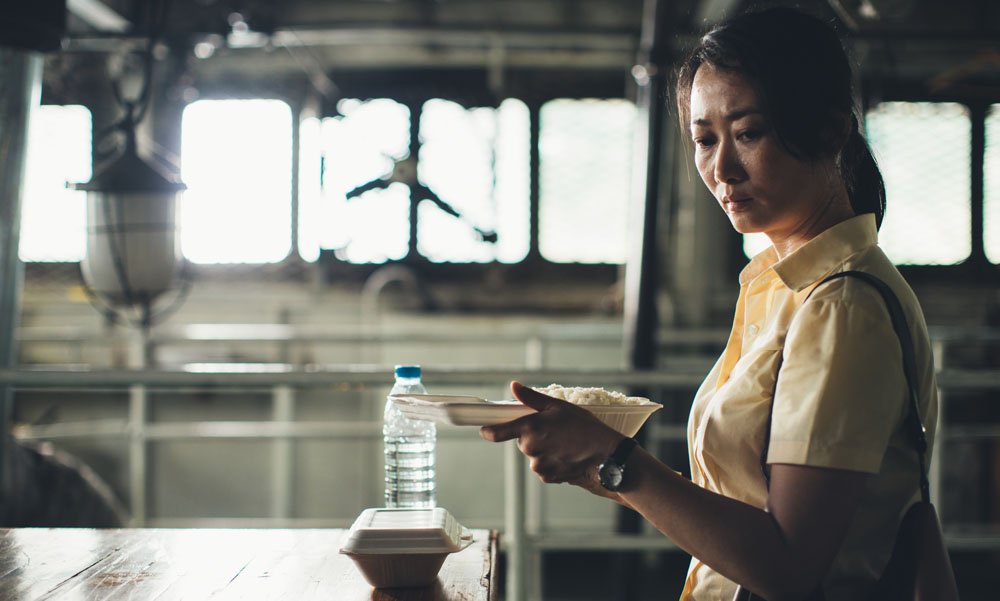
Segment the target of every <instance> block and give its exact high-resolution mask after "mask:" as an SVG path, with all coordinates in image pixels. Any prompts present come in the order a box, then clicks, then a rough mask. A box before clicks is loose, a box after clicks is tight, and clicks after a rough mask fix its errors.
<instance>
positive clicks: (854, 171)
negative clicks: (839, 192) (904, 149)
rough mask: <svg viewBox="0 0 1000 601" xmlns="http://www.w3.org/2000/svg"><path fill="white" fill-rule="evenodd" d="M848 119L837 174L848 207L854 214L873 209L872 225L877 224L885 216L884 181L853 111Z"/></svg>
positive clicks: (878, 224) (877, 225) (879, 224)
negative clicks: (849, 120)
mask: <svg viewBox="0 0 1000 601" xmlns="http://www.w3.org/2000/svg"><path fill="white" fill-rule="evenodd" d="M851 121H852V123H853V127H852V128H851V135H850V136H849V137H848V138H847V142H846V143H845V144H844V148H843V150H841V153H840V174H841V177H843V178H844V184H846V186H847V195H848V197H849V198H850V200H851V208H852V209H854V212H855V213H856V214H858V215H861V214H864V213H874V214H875V227H876V228H880V227H882V218H883V217H884V216H885V181H884V180H883V179H882V172H881V171H879V168H878V164H877V163H876V162H875V157H874V156H873V155H872V151H871V148H869V147H868V142H867V141H866V140H865V138H864V136H862V135H861V132H860V131H858V121H857V119H856V118H855V117H854V116H853V115H852V116H851Z"/></svg>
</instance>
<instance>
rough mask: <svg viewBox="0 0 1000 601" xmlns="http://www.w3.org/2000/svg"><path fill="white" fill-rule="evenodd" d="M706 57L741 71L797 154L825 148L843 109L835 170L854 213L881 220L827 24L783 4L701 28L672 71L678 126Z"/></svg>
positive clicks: (686, 115) (878, 195)
mask: <svg viewBox="0 0 1000 601" xmlns="http://www.w3.org/2000/svg"><path fill="white" fill-rule="evenodd" d="M706 63H707V64H710V65H712V66H713V67H716V68H720V69H726V70H732V71H737V72H739V73H741V74H743V75H745V76H747V78H748V79H749V80H750V82H751V83H752V85H753V86H754V87H755V88H756V89H757V93H758V95H759V97H760V99H761V102H762V103H763V105H764V106H763V107H762V108H763V110H764V112H765V115H766V116H767V118H768V120H769V121H770V123H771V124H772V127H774V131H775V134H776V136H777V138H778V140H779V141H780V143H781V144H782V146H784V147H785V149H786V150H787V151H788V152H789V153H790V154H792V155H793V156H795V157H797V158H799V159H803V160H815V159H818V158H820V157H821V156H824V155H825V154H828V153H829V152H830V148H831V144H832V141H833V140H835V139H837V137H838V132H839V130H840V129H841V125H839V124H840V123H842V121H841V119H843V116H844V115H848V116H849V117H850V120H851V132H850V135H849V137H848V139H847V141H846V142H845V143H844V146H843V148H842V149H841V154H840V173H841V177H843V179H844V183H845V185H846V187H847V194H848V196H849V198H850V200H851V207H852V208H853V209H854V212H855V213H857V214H862V213H874V214H875V222H876V224H877V225H878V226H881V225H882V217H883V215H884V214H885V184H884V182H883V180H882V174H881V173H880V172H879V169H878V165H877V164H876V163H875V157H873V156H872V153H871V149H870V148H869V147H868V143H867V142H866V141H865V139H864V136H862V135H861V132H860V131H859V126H858V112H857V110H856V108H855V103H854V93H853V83H852V74H851V66H850V64H849V63H848V60H847V55H846V54H845V52H844V48H843V46H841V43H840V39H839V38H838V37H837V33H836V32H835V31H834V30H833V28H832V27H830V26H829V25H827V24H826V23H824V22H823V21H821V20H819V19H817V18H815V17H812V16H809V15H806V14H804V13H801V12H798V11H796V10H793V9H790V8H772V9H768V10H764V11H760V12H749V13H745V14H742V15H740V16H737V17H735V18H733V19H731V20H730V21H728V22H727V23H725V24H723V25H720V26H718V27H716V28H715V29H713V30H712V31H710V32H708V33H707V34H705V35H704V36H703V37H702V38H701V41H700V43H699V44H698V46H697V47H696V48H695V49H694V50H693V51H692V52H691V54H690V55H689V56H688V58H687V59H686V60H685V61H684V62H683V63H682V64H681V67H680V70H679V71H678V74H677V108H678V110H679V115H680V119H681V128H682V130H687V128H688V127H689V123H688V122H689V120H690V102H691V85H692V84H693V82H694V76H695V73H696V72H697V71H698V67H700V66H701V65H703V64H706Z"/></svg>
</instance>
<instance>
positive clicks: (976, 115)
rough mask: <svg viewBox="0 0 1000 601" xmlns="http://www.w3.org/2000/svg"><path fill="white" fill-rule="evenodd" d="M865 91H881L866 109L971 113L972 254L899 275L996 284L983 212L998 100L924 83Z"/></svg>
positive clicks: (917, 280) (903, 268)
mask: <svg viewBox="0 0 1000 601" xmlns="http://www.w3.org/2000/svg"><path fill="white" fill-rule="evenodd" d="M863 89H865V90H878V96H877V98H874V94H869V95H868V96H867V97H866V102H865V104H864V106H863V110H864V111H865V112H866V113H867V111H868V109H869V108H870V107H871V106H873V105H875V104H877V103H880V102H954V103H957V104H961V105H963V106H965V107H966V108H967V109H968V111H969V123H970V127H971V128H972V130H971V132H970V134H971V136H970V147H969V153H970V170H969V176H970V179H969V193H970V194H969V202H970V203H971V206H970V224H969V227H970V230H971V231H970V236H971V238H970V242H971V247H970V252H969V257H968V258H966V259H965V260H964V261H962V262H961V263H957V264H955V265H899V266H898V269H899V271H900V273H902V274H903V276H904V277H906V279H907V280H909V281H910V282H911V284H916V285H920V284H929V283H947V284H961V285H963V286H969V285H972V286H988V285H991V284H988V282H992V281H996V278H997V277H998V276H1000V265H995V264H993V263H990V261H989V260H988V259H987V258H986V251H985V247H984V233H985V231H984V227H985V223H984V211H985V189H984V186H985V181H984V174H985V165H984V161H985V158H986V115H987V112H988V111H989V108H990V106H991V105H993V104H997V102H996V100H995V99H991V98H989V97H988V96H987V95H986V94H977V93H975V91H974V90H968V91H965V90H950V91H949V90H945V91H942V92H939V93H934V92H931V91H929V90H928V89H927V87H926V86H925V85H924V84H922V83H910V82H894V81H886V80H879V81H877V82H876V81H866V82H865V83H864V85H863Z"/></svg>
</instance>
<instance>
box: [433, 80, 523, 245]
mask: <svg viewBox="0 0 1000 601" xmlns="http://www.w3.org/2000/svg"><path fill="white" fill-rule="evenodd" d="M420 134H421V135H420V137H421V140H422V143H421V146H420V162H419V163H418V167H417V179H418V180H419V182H420V183H421V184H422V185H423V186H425V187H426V188H428V189H429V190H431V191H432V192H433V193H434V194H436V195H437V197H438V198H439V199H440V200H441V201H443V202H444V203H446V204H447V205H448V206H450V207H451V208H453V209H455V211H456V212H457V213H459V215H461V217H455V216H454V215H452V214H450V213H448V212H446V211H444V210H442V209H441V207H438V206H436V205H435V204H434V203H433V202H432V201H428V200H423V201H422V202H421V203H420V208H419V211H420V213H419V217H418V230H417V250H418V251H419V252H420V254H422V255H424V256H425V257H427V258H428V259H430V260H431V261H436V262H441V261H451V262H467V261H468V262H480V263H483V262H489V261H493V260H498V261H501V262H504V263H515V262H517V261H520V260H522V259H524V257H525V256H527V254H528V206H529V202H528V194H529V181H528V178H529V174H528V165H529V159H530V156H529V140H528V137H529V128H528V107H527V106H525V105H524V103H523V102H521V101H519V100H507V101H505V102H503V104H501V105H500V108H499V109H493V108H471V109H466V108H464V107H462V106H461V105H459V104H456V103H454V102H449V101H446V100H431V101H429V102H427V103H426V104H425V105H424V107H423V111H422V114H421V118H420ZM487 232H492V233H496V235H497V240H496V242H495V243H491V242H487V241H484V240H483V235H482V234H483V233H487Z"/></svg>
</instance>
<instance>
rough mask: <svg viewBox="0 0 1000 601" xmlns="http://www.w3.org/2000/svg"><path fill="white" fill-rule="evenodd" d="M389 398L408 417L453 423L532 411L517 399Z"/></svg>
mask: <svg viewBox="0 0 1000 601" xmlns="http://www.w3.org/2000/svg"><path fill="white" fill-rule="evenodd" d="M389 398H391V399H392V402H393V403H395V404H396V406H397V407H399V410H400V411H401V412H402V413H403V415H405V416H406V417H408V418H410V419H419V420H423V421H430V422H438V423H442V424H451V425H453V426H489V425H492V424H500V423H503V422H509V421H510V420H512V419H517V418H519V417H521V416H522V415H528V414H529V413H534V412H535V410H534V409H532V408H531V407H526V406H524V405H522V404H521V403H520V402H519V401H487V400H486V399H483V398H479V397H476V396H463V395H457V394H394V395H390V397H389Z"/></svg>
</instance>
